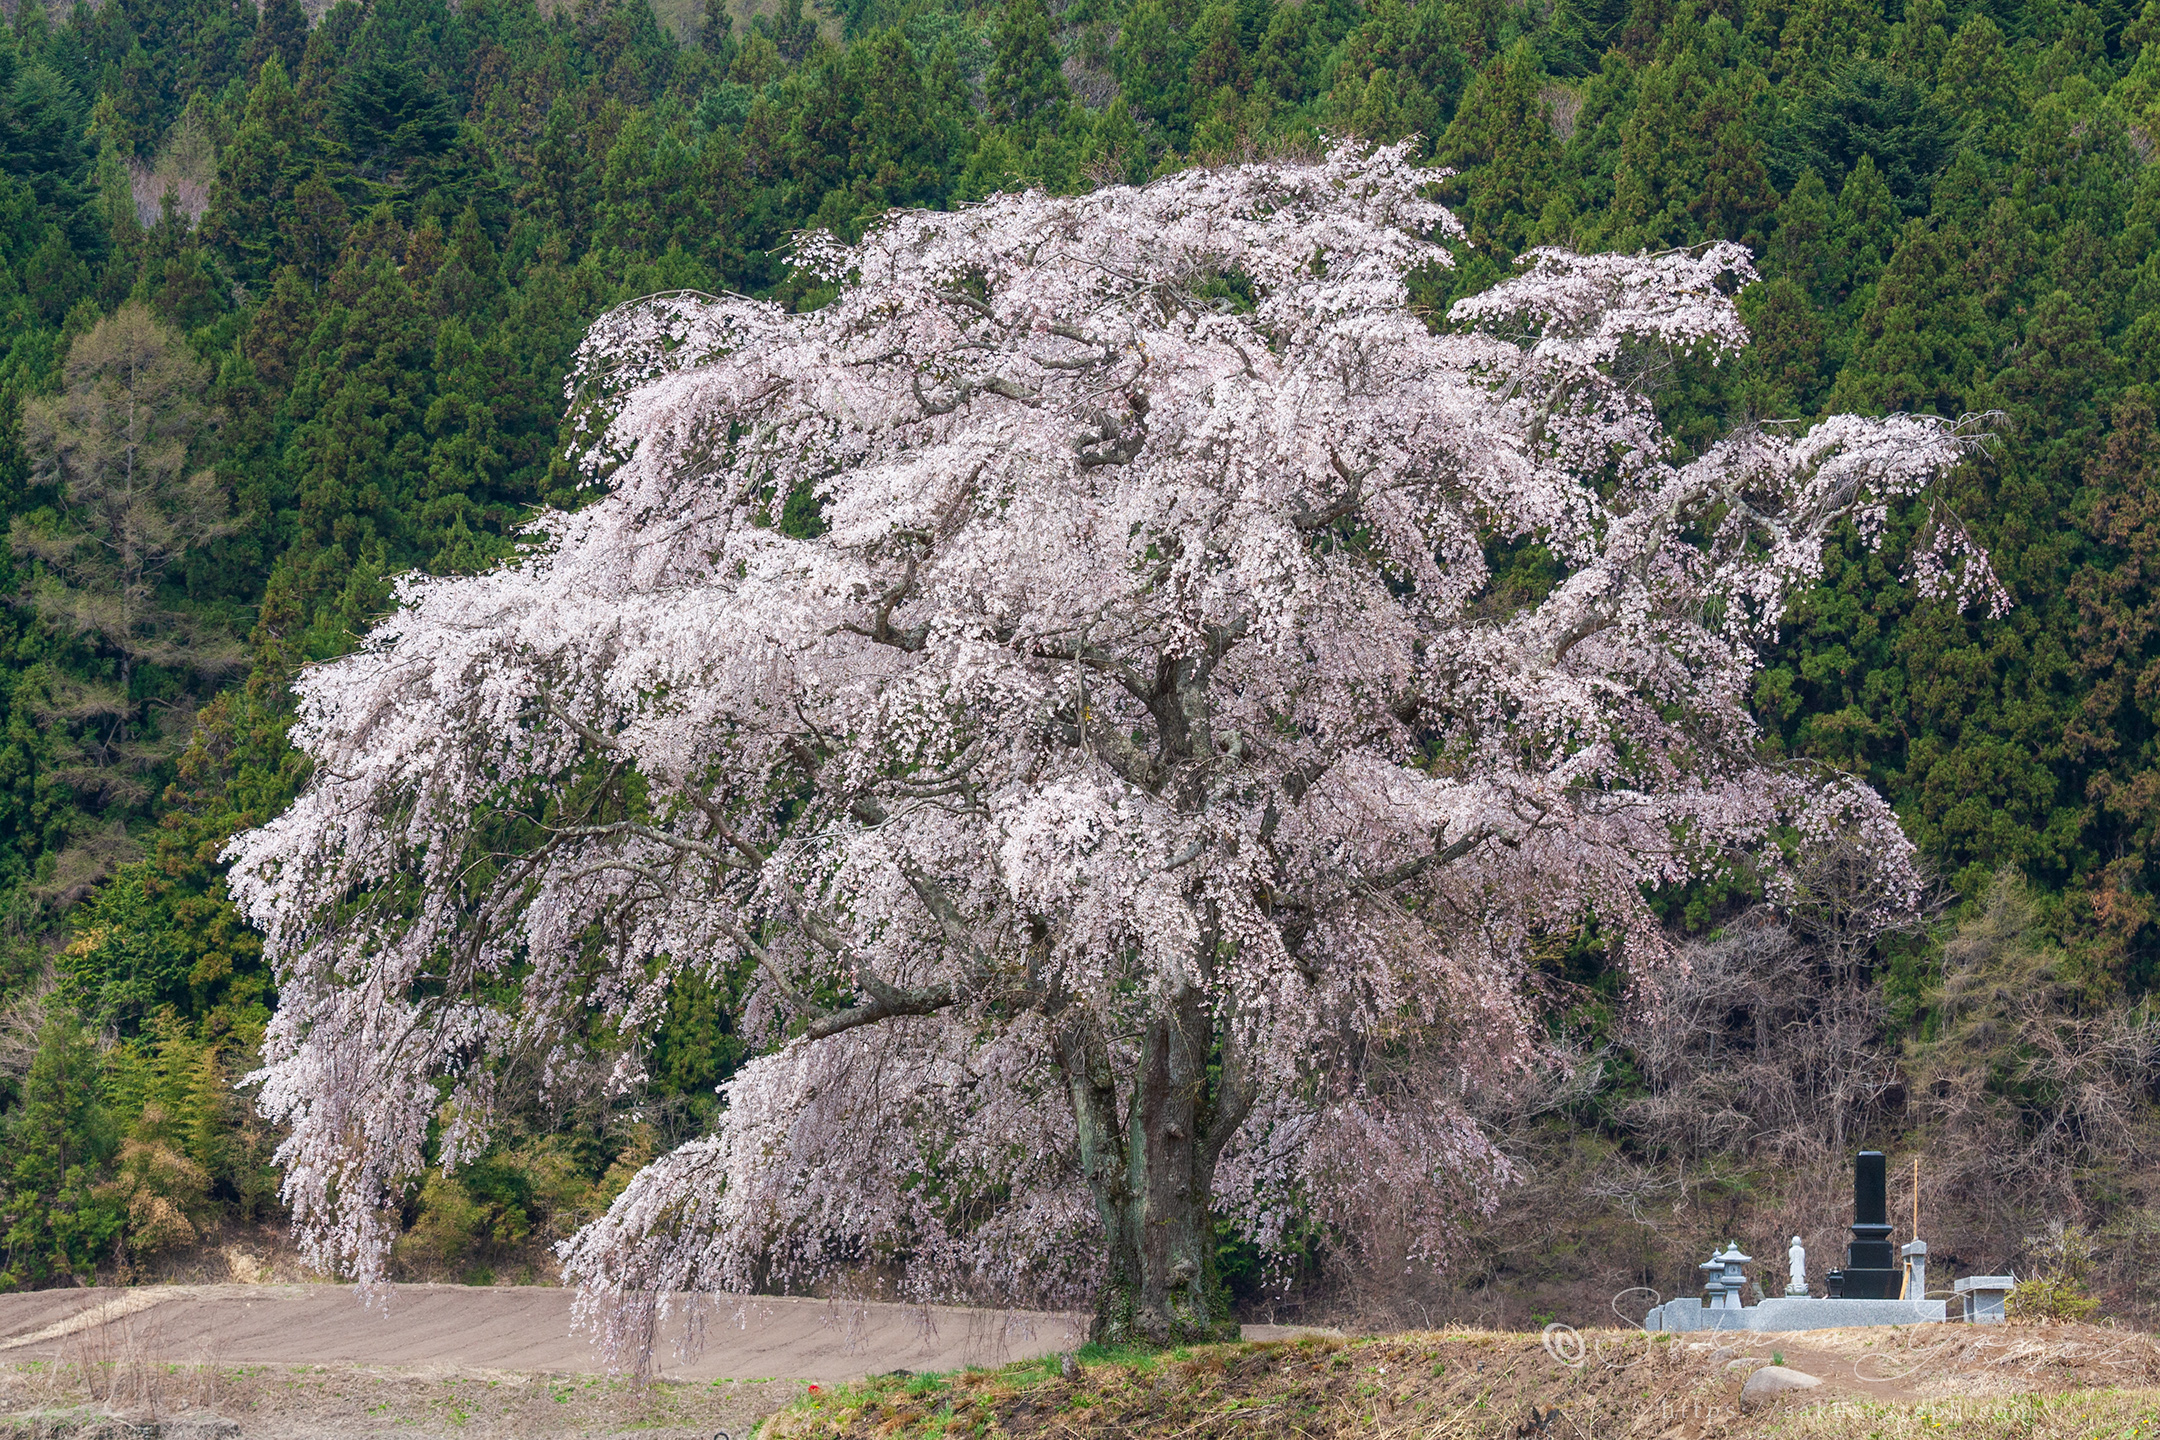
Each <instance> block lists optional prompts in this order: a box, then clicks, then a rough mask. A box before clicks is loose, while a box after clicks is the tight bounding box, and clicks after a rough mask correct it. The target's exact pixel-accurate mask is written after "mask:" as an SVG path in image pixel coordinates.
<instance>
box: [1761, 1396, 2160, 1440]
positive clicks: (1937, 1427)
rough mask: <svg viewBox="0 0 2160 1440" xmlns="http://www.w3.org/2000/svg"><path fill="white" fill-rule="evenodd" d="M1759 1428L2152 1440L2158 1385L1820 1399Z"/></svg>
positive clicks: (1896, 1437) (1836, 1433)
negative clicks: (1971, 1396)
mask: <svg viewBox="0 0 2160 1440" xmlns="http://www.w3.org/2000/svg"><path fill="white" fill-rule="evenodd" d="M1759 1433H1760V1434H1761V1435H1763V1436H1764V1437H1765V1440H1770V1437H1776V1440H1852V1437H1859V1436H1866V1437H1867V1440H1940V1437H1942V1436H1946V1435H1956V1436H1959V1437H1963V1440H2098V1437H2102V1436H2106V1437H2110V1440H2153V1437H2155V1436H2160V1390H2078V1391H2071V1392H2069V1393H2066V1394H2060V1395H2012V1396H2007V1397H1998V1398H1993V1399H1980V1400H1968V1399H1946V1400H1931V1401H1925V1402H1922V1403H1920V1404H1917V1405H1884V1404H1875V1403H1870V1402H1866V1401H1860V1402H1850V1403H1845V1404H1837V1405H1818V1406H1814V1407H1811V1408H1809V1409H1806V1410H1801V1411H1797V1412H1793V1413H1789V1414H1782V1415H1778V1416H1775V1417H1773V1418H1771V1419H1770V1420H1769V1421H1768V1422H1767V1423H1766V1424H1765V1425H1764V1427H1763V1428H1762V1429H1761V1430H1760V1431H1759Z"/></svg>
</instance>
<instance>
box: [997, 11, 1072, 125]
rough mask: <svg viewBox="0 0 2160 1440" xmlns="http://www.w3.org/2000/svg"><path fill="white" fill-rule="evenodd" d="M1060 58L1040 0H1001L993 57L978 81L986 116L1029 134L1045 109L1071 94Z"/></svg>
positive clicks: (1069, 96) (1050, 107)
mask: <svg viewBox="0 0 2160 1440" xmlns="http://www.w3.org/2000/svg"><path fill="white" fill-rule="evenodd" d="M1060 63H1061V62H1060V60H1059V56H1058V51H1057V44H1056V42H1055V41H1054V40H1053V39H1052V38H1051V35H1050V17H1049V15H1048V14H1047V13H1045V12H1044V10H1043V7H1042V0H1005V13H1004V16H1003V17H1002V18H1001V19H1000V21H999V23H998V42H997V58H996V60H994V61H993V62H992V63H991V66H990V73H989V74H988V75H987V76H986V77H985V79H984V84H983V88H984V90H985V92H986V93H987V94H988V96H989V100H990V116H991V118H992V119H993V120H996V121H997V122H999V123H1000V124H1005V125H1017V126H1019V127H1021V128H1022V129H1023V130H1027V131H1029V132H1030V133H1032V131H1033V128H1034V127H1035V125H1036V124H1037V122H1038V121H1039V120H1040V119H1041V118H1042V117H1043V116H1044V114H1045V113H1046V112H1047V111H1049V110H1051V109H1052V108H1054V107H1056V106H1058V105H1062V104H1064V103H1065V101H1066V100H1068V99H1069V98H1071V93H1072V92H1071V91H1070V90H1068V89H1067V88H1066V85H1065V76H1064V73H1063V71H1062V70H1061V69H1060V68H1059V67H1060Z"/></svg>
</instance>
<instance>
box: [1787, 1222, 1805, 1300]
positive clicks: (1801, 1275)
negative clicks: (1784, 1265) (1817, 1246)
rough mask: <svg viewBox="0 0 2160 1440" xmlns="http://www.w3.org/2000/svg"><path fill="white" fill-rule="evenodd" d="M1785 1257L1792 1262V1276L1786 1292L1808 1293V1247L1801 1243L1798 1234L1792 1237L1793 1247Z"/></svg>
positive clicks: (1791, 1293)
mask: <svg viewBox="0 0 2160 1440" xmlns="http://www.w3.org/2000/svg"><path fill="white" fill-rule="evenodd" d="M1785 1258H1786V1260H1788V1261H1789V1262H1791V1278H1790V1279H1788V1280H1787V1281H1786V1284H1785V1293H1786V1294H1787V1295H1805V1294H1807V1293H1808V1288H1807V1248H1806V1247H1805V1246H1803V1245H1802V1244H1801V1243H1800V1237H1799V1236H1798V1235H1795V1236H1793V1237H1792V1248H1791V1249H1790V1250H1787V1251H1786V1252H1785Z"/></svg>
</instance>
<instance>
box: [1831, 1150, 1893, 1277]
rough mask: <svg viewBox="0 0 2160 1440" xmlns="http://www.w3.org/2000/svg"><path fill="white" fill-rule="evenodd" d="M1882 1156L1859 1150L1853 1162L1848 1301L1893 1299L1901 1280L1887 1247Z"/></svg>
mask: <svg viewBox="0 0 2160 1440" xmlns="http://www.w3.org/2000/svg"><path fill="white" fill-rule="evenodd" d="M1885 1180H1886V1176H1885V1174H1884V1170H1883V1154H1882V1152H1881V1151H1880V1150H1863V1151H1861V1152H1860V1154H1859V1155H1858V1157H1857V1158H1855V1159H1854V1161H1853V1181H1852V1195H1853V1227H1852V1233H1853V1238H1852V1243H1851V1244H1850V1245H1847V1246H1846V1247H1845V1285H1844V1295H1845V1298H1846V1299H1848V1300H1895V1299H1897V1298H1898V1285H1899V1283H1900V1281H1901V1280H1902V1279H1903V1278H1904V1276H1903V1272H1902V1271H1901V1270H1899V1268H1898V1263H1897V1256H1896V1255H1895V1254H1894V1253H1893V1252H1892V1250H1891V1246H1890V1201H1889V1194H1888V1190H1887V1187H1886V1184H1885Z"/></svg>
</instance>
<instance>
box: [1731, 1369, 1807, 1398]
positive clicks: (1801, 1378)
mask: <svg viewBox="0 0 2160 1440" xmlns="http://www.w3.org/2000/svg"><path fill="white" fill-rule="evenodd" d="M1820 1384H1822V1381H1820V1380H1818V1379H1816V1378H1815V1377H1814V1376H1813V1375H1809V1374H1806V1373H1804V1372H1802V1371H1799V1370H1788V1369H1786V1368H1785V1367H1784V1366H1783V1365H1765V1366H1763V1368H1762V1369H1760V1370H1757V1371H1756V1372H1755V1373H1754V1374H1752V1375H1750V1376H1748V1377H1747V1384H1745V1385H1743V1386H1741V1387H1740V1403H1741V1404H1743V1405H1767V1404H1769V1403H1770V1402H1771V1401H1772V1400H1775V1399H1777V1397H1778V1396H1780V1395H1788V1394H1791V1393H1792V1392H1793V1391H1795V1390H1812V1389H1814V1388H1815V1387H1816V1386H1817V1385H1820Z"/></svg>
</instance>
